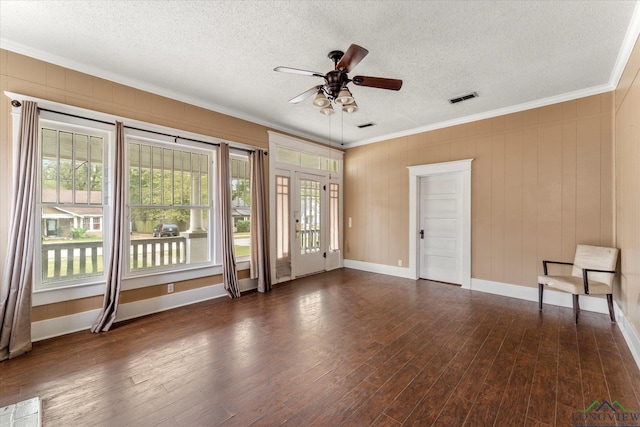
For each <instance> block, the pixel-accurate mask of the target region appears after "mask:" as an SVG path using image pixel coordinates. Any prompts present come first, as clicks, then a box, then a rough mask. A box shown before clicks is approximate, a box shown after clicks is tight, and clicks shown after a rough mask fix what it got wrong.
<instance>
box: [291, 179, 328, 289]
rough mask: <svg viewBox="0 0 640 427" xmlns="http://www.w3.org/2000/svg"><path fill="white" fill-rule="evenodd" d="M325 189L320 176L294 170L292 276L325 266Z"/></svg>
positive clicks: (314, 270)
mask: <svg viewBox="0 0 640 427" xmlns="http://www.w3.org/2000/svg"><path fill="white" fill-rule="evenodd" d="M326 188H327V179H326V178H325V177H323V176H319V175H312V174H307V173H301V172H296V173H295V192H294V201H293V221H294V224H293V227H294V244H293V248H294V254H293V255H294V258H293V261H294V262H293V271H294V275H295V276H296V277H298V276H304V275H307V274H312V273H317V272H320V271H324V270H325V269H326V266H325V260H326V243H325V240H326V237H325V236H326V231H325V228H326V227H325V225H326V224H325V222H326V220H325V217H326V207H325V200H326Z"/></svg>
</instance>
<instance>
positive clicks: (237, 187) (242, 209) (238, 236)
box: [229, 154, 251, 258]
mask: <svg viewBox="0 0 640 427" xmlns="http://www.w3.org/2000/svg"><path fill="white" fill-rule="evenodd" d="M229 163H230V164H229V167H230V169H229V170H230V173H229V175H230V179H231V215H232V216H233V243H234V250H235V255H236V258H242V257H248V256H249V255H250V254H251V181H250V179H251V172H250V169H249V160H248V158H247V157H246V156H239V155H235V154H234V155H231V158H230V159H229Z"/></svg>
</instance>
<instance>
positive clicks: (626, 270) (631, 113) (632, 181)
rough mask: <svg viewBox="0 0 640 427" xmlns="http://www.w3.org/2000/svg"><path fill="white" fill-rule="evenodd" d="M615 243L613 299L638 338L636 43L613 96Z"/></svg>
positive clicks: (639, 86)
mask: <svg viewBox="0 0 640 427" xmlns="http://www.w3.org/2000/svg"><path fill="white" fill-rule="evenodd" d="M615 101H616V103H615V105H616V112H615V135H616V138H615V169H616V174H615V179H616V220H615V222H616V243H617V246H618V247H619V248H620V258H621V259H620V267H621V270H622V275H621V277H620V283H619V288H618V289H616V290H615V295H616V299H617V300H618V302H619V304H620V305H621V306H622V309H623V310H624V312H625V316H626V318H627V320H628V321H629V322H630V323H631V325H632V326H633V328H634V329H635V333H636V336H640V43H639V42H636V46H635V49H634V50H633V53H632V55H631V58H630V59H629V62H628V63H627V67H626V69H625V71H624V73H623V75H622V78H621V79H620V82H619V84H618V88H617V89H616V93H615Z"/></svg>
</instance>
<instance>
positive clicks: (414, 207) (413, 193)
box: [407, 159, 473, 289]
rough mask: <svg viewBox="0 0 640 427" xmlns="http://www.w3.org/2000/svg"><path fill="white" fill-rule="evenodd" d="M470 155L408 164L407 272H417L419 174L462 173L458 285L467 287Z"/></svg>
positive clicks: (416, 275)
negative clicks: (460, 246) (460, 253)
mask: <svg viewBox="0 0 640 427" xmlns="http://www.w3.org/2000/svg"><path fill="white" fill-rule="evenodd" d="M472 161H473V159H465V160H456V161H453V162H443V163H432V164H427V165H417V166H409V167H408V168H407V169H409V275H410V277H411V278H412V279H415V280H417V279H418V278H419V277H420V276H419V267H420V266H419V264H418V251H419V242H418V239H419V238H420V236H419V232H418V228H419V224H418V221H419V210H420V178H422V177H425V176H432V175H439V174H443V173H453V172H458V173H460V174H462V287H463V288H464V289H471V162H472Z"/></svg>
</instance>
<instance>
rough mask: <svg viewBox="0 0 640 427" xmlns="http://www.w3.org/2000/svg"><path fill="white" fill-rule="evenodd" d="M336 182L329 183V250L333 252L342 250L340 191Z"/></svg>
mask: <svg viewBox="0 0 640 427" xmlns="http://www.w3.org/2000/svg"><path fill="white" fill-rule="evenodd" d="M338 189H339V186H338V184H336V183H331V184H330V185H329V222H330V224H329V250H330V251H332V252H335V251H339V250H340V227H339V224H340V222H339V221H340V211H339V209H338V208H339V203H340V192H339V191H338Z"/></svg>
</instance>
